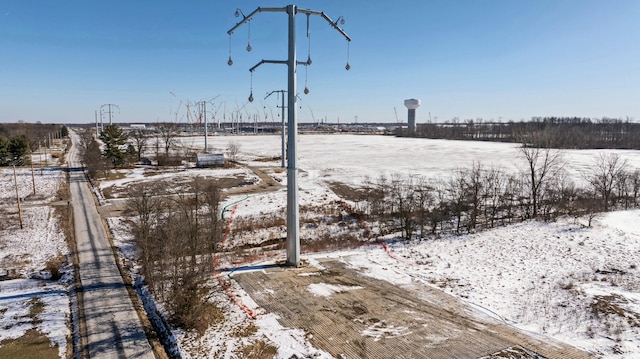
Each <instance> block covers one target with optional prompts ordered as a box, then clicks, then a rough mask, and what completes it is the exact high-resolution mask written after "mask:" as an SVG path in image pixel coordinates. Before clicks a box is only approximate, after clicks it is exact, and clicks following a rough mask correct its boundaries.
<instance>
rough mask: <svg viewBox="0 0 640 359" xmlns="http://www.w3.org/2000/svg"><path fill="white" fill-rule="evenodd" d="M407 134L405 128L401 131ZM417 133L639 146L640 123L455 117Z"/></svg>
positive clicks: (534, 143)
mask: <svg viewBox="0 0 640 359" xmlns="http://www.w3.org/2000/svg"><path fill="white" fill-rule="evenodd" d="M399 135H400V136H408V133H407V132H406V131H403V132H402V133H400V134H399ZM415 137H423V138H432V139H448V140H473V141H497V142H518V143H525V144H526V145H527V146H531V147H545V148H560V149H634V150H635V149H640V123H634V122H632V121H631V119H630V118H626V119H615V118H606V117H604V118H600V119H592V118H588V117H533V118H532V119H531V121H522V122H514V121H509V122H489V121H483V120H481V119H480V120H475V121H474V120H464V121H459V120H455V119H454V120H452V121H449V122H443V123H425V124H418V125H417V128H416V133H415Z"/></svg>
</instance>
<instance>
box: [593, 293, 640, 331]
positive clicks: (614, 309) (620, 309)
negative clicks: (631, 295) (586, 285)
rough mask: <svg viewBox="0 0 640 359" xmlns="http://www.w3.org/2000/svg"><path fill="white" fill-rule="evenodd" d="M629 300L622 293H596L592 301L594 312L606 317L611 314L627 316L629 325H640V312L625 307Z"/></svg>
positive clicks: (596, 314) (597, 315)
mask: <svg viewBox="0 0 640 359" xmlns="http://www.w3.org/2000/svg"><path fill="white" fill-rule="evenodd" d="M628 303H629V301H628V300H627V299H626V298H625V297H623V296H620V295H617V294H612V295H596V296H594V297H593V302H592V303H591V311H592V313H593V314H594V315H595V316H596V317H598V318H602V317H606V316H609V315H612V316H617V317H621V318H626V319H627V322H628V323H629V325H631V326H634V327H640V314H638V313H636V312H634V311H630V310H627V309H625V305H626V304H628Z"/></svg>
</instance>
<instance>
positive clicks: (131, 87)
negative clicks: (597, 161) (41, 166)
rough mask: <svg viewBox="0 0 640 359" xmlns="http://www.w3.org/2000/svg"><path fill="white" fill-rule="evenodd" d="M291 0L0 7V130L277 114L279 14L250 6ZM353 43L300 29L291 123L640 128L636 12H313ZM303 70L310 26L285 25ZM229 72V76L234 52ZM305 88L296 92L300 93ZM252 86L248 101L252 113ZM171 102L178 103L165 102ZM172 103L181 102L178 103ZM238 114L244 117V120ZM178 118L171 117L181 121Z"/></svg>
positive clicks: (576, 3) (313, 5) (483, 3)
mask: <svg viewBox="0 0 640 359" xmlns="http://www.w3.org/2000/svg"><path fill="white" fill-rule="evenodd" d="M290 3H291V2H290V1H274V0H272V1H253V0H247V1H229V0H226V1H213V0H209V1H198V0H194V1H185V2H182V1H119V0H116V1H102V2H97V1H86V0H84V1H45V0H38V1H36V0H3V1H2V2H1V3H0V18H1V20H0V122H15V121H18V120H22V121H26V122H35V121H42V122H44V123H49V122H56V123H61V122H65V123H87V122H92V121H93V119H94V111H95V110H96V109H99V108H100V106H101V105H102V104H107V103H113V104H117V105H118V106H119V107H120V111H119V113H116V114H115V117H114V119H115V121H116V122H153V121H158V120H160V121H171V120H175V119H176V118H177V120H179V121H183V122H184V121H186V108H185V107H184V103H185V102H187V101H198V100H204V99H211V98H214V97H216V96H218V97H217V98H216V99H215V100H213V103H214V104H215V105H216V106H219V107H220V110H219V111H218V113H217V115H216V116H217V118H222V116H223V112H224V111H225V110H226V117H227V118H228V116H229V114H230V113H231V112H232V111H235V110H237V109H239V108H243V110H242V112H243V114H244V116H246V115H247V113H248V114H250V115H253V114H260V116H261V117H264V114H265V113H266V114H267V117H268V120H269V119H271V118H272V115H271V112H272V111H273V114H277V113H279V110H278V109H277V108H276V107H275V106H276V102H277V99H276V97H274V96H272V97H270V98H268V99H267V100H264V97H265V95H266V94H267V92H270V91H272V90H280V89H286V86H287V78H286V66H284V65H277V64H265V65H262V66H260V67H259V68H258V69H257V70H256V71H255V72H254V74H253V81H251V76H250V73H249V68H251V67H252V66H254V65H255V64H257V63H258V62H259V61H260V60H262V59H268V60H285V59H286V56H287V44H286V39H287V33H286V32H287V16H286V15H285V14H283V13H261V14H258V15H257V16H256V17H255V18H254V19H253V20H252V21H251V36H250V42H251V46H252V48H253V50H252V51H251V52H247V51H246V50H245V48H246V46H247V41H248V40H249V36H248V35H249V34H248V30H249V27H248V26H246V25H244V26H242V27H240V28H239V29H238V30H237V31H236V32H235V33H234V35H233V36H232V37H231V47H230V46H229V44H230V41H229V36H228V35H227V30H229V29H230V28H231V27H233V26H234V25H235V24H236V22H238V21H239V20H240V19H239V18H236V17H234V11H235V9H236V8H241V9H242V11H243V12H244V13H245V14H249V13H250V12H252V11H253V10H255V9H256V8H257V7H258V6H262V7H284V6H286V5H288V4H290ZM295 4H296V5H297V6H299V7H300V8H304V9H312V10H318V11H324V12H325V13H326V14H327V15H328V16H329V17H331V18H332V19H334V20H336V19H338V17H339V16H344V18H345V19H346V23H345V24H344V25H342V27H343V28H344V30H345V31H346V32H347V33H348V34H349V35H350V36H351V37H352V39H353V41H352V42H351V44H350V47H349V63H350V65H351V70H350V71H346V70H345V69H344V66H345V64H346V62H347V42H346V40H345V39H344V38H343V37H342V36H341V35H340V34H339V33H338V32H337V31H335V30H334V29H332V28H331V27H330V26H329V25H328V24H327V23H326V22H324V21H323V20H322V19H321V18H320V17H317V16H312V17H311V18H310V33H311V39H310V54H311V58H312V60H313V64H312V65H311V66H309V68H308V69H307V70H308V72H306V71H305V68H304V67H299V68H298V86H299V91H300V97H301V100H300V101H299V106H300V108H299V110H298V113H299V120H300V121H304V122H308V121H311V120H312V119H315V120H319V119H325V118H326V119H327V120H328V121H329V122H336V121H338V119H339V120H340V122H342V123H344V122H354V121H355V120H356V116H357V119H358V122H395V121H396V119H395V114H394V107H395V108H396V109H397V112H398V116H399V117H400V119H401V120H403V119H406V109H405V108H404V105H403V100H404V99H406V98H419V99H421V100H422V107H420V108H419V109H418V112H417V120H418V122H425V121H427V120H428V119H429V115H431V117H432V119H433V120H434V121H435V120H438V121H442V120H449V119H451V118H453V117H458V118H460V119H461V120H464V119H470V118H471V119H477V118H483V119H485V120H491V119H494V120H502V121H507V120H515V121H518V120H520V119H530V118H531V117H532V116H552V115H557V116H584V117H603V116H608V117H620V118H625V117H627V116H629V117H632V118H634V119H635V121H640V45H639V44H640V26H639V25H638V19H639V18H640V1H638V0H609V1H602V0H438V1H424V0H415V1H414V0H411V1H409V0H405V1H402V0H401V1H363V0H350V1H337V0H327V1H311V0H300V1H298V2H297V3H295ZM296 21H297V25H298V31H297V37H298V39H297V40H298V41H297V46H298V58H299V60H306V58H307V54H308V51H309V50H308V49H309V40H308V39H307V37H306V24H307V23H306V16H304V15H298V16H297V17H296ZM230 49H231V56H232V58H233V61H234V64H233V66H228V65H227V60H228V57H229V50H230ZM305 77H306V82H307V86H308V88H309V90H310V93H309V94H308V95H304V94H302V89H303V88H304V86H305ZM251 82H252V83H253V95H254V98H255V101H254V102H253V103H251V104H248V103H247V98H248V96H249V92H250V88H251ZM172 93H173V94H175V96H174V95H172ZM181 101H182V104H183V105H180V104H181ZM243 106H245V107H243ZM176 112H177V115H176Z"/></svg>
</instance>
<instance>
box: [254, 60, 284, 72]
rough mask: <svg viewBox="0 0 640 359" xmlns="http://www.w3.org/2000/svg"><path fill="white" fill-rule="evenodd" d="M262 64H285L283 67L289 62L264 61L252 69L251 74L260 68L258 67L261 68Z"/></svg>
mask: <svg viewBox="0 0 640 359" xmlns="http://www.w3.org/2000/svg"><path fill="white" fill-rule="evenodd" d="M262 64H283V65H286V64H287V61H284V60H262V61H260V62H258V63H257V64H256V65H254V66H253V67H252V68H250V69H249V72H254V71H255V70H256V68H258V66H260V65H262Z"/></svg>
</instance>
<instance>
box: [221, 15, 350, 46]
mask: <svg viewBox="0 0 640 359" xmlns="http://www.w3.org/2000/svg"><path fill="white" fill-rule="evenodd" d="M261 12H287V8H286V7H259V8H257V9H255V10H254V11H253V12H252V13H251V14H249V15H247V16H244V14H243V15H242V16H243V19H242V20H241V21H240V22H239V23H237V24H236V25H235V26H234V27H232V28H231V29H230V30H229V31H227V34H229V35H231V34H233V32H234V31H236V29H237V28H239V27H240V26H242V24H244V23H247V22H249V21H251V19H252V18H253V17H254V16H256V15H257V14H259V13H261ZM296 13H297V14H305V15H316V16H320V17H321V18H323V19H325V20H327V22H328V23H329V25H331V27H333V28H334V29H336V30H338V32H339V33H340V34H342V36H344V38H345V39H347V41H349V42H351V37H350V36H349V35H347V33H346V32H344V30H342V28H341V27H340V26H338V22H337V21H335V22H334V21H333V20H331V18H330V17H329V16H327V14H325V13H324V12H322V11H315V10H305V9H298V8H296Z"/></svg>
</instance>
